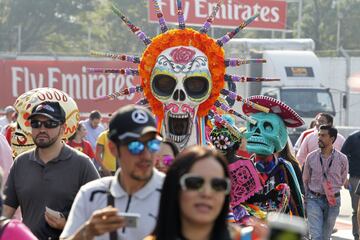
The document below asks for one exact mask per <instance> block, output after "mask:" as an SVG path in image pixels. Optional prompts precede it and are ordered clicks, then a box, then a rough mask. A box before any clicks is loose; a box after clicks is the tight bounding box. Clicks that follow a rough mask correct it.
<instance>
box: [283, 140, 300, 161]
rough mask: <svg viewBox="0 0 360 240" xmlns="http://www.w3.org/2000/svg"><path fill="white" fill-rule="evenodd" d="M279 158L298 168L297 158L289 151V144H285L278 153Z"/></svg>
mask: <svg viewBox="0 0 360 240" xmlns="http://www.w3.org/2000/svg"><path fill="white" fill-rule="evenodd" d="M279 157H280V158H283V159H285V160H287V161H289V162H290V163H291V164H296V165H297V166H300V163H299V161H298V160H297V158H296V157H295V156H294V155H293V154H292V152H291V151H290V147H289V143H288V142H287V143H286V145H285V147H284V148H283V150H281V151H280V152H279Z"/></svg>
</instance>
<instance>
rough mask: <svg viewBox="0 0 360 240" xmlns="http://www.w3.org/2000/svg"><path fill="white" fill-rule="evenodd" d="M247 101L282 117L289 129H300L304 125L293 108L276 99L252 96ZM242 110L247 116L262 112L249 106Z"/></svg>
mask: <svg viewBox="0 0 360 240" xmlns="http://www.w3.org/2000/svg"><path fill="white" fill-rule="evenodd" d="M246 100H248V101H251V102H253V103H256V104H259V105H261V106H264V107H267V108H269V109H270V113H275V114H277V115H278V116H279V117H281V119H282V120H283V121H284V123H285V125H286V126H287V127H291V128H295V127H300V126H302V125H303V124H304V121H303V120H302V118H301V117H300V116H299V114H297V113H296V112H295V111H294V110H293V109H292V108H291V107H289V106H288V105H286V104H285V103H283V102H281V101H279V100H277V99H275V98H271V97H267V96H262V95H256V96H251V97H249V98H247V99H246ZM242 110H243V112H244V113H245V114H246V115H250V114H251V113H258V112H261V111H259V110H256V109H254V108H252V107H251V106H249V105H247V104H244V105H243V107H242Z"/></svg>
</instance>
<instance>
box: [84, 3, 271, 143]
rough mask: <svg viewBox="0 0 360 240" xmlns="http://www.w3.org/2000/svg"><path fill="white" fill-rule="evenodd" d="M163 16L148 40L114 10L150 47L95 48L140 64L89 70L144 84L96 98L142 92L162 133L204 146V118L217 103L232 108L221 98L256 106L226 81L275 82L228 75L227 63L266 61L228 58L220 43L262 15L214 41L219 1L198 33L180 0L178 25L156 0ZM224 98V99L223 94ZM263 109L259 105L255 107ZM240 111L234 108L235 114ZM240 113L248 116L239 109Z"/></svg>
mask: <svg viewBox="0 0 360 240" xmlns="http://www.w3.org/2000/svg"><path fill="white" fill-rule="evenodd" d="M152 2H153V4H154V9H155V13H156V15H157V17H158V19H159V24H160V29H161V32H162V33H161V34H159V35H158V36H156V37H154V38H152V39H150V38H149V37H148V36H147V35H146V34H145V32H144V31H142V30H141V29H140V28H139V27H137V26H135V25H134V24H132V23H131V22H130V20H129V19H128V18H127V17H126V16H125V15H124V14H123V13H122V12H121V11H120V10H119V8H118V7H116V6H115V5H113V6H112V10H113V11H114V13H115V14H117V15H118V16H119V17H120V18H121V20H122V21H123V22H124V23H125V24H126V25H127V26H128V27H129V28H130V30H131V31H132V32H133V33H134V34H135V35H136V36H137V37H138V39H139V40H141V41H142V42H143V43H144V44H145V46H146V49H145V51H144V52H143V54H142V56H141V57H139V56H129V55H125V54H113V53H101V52H92V53H93V55H95V56H100V57H111V58H113V59H114V60H121V61H128V62H132V63H136V64H139V66H138V68H137V69H129V68H127V69H108V68H106V69H104V68H88V69H87V70H88V73H90V74H96V73H118V74H124V75H139V76H140V78H141V85H140V86H135V87H130V88H126V89H123V90H121V91H119V92H115V93H113V94H110V95H108V96H103V97H100V98H98V99H109V98H117V97H119V96H122V95H129V94H135V93H140V94H141V93H143V94H144V98H143V99H142V100H141V101H139V103H141V104H145V103H148V104H149V106H150V107H151V110H152V112H153V113H154V115H155V116H156V118H157V123H158V129H159V130H160V131H161V132H162V133H163V135H164V136H166V137H167V138H169V139H171V140H173V141H174V142H175V144H176V145H177V146H178V148H179V149H183V148H184V147H185V146H187V145H193V144H205V143H206V133H205V126H206V124H205V122H206V121H205V117H206V116H207V114H208V111H209V110H210V109H211V107H212V106H213V105H215V106H216V107H217V108H221V109H223V110H224V111H226V112H229V111H230V110H231V109H230V107H229V106H227V105H226V104H223V103H221V101H219V100H218V98H219V97H220V94H221V95H223V97H226V98H229V99H232V100H233V101H239V102H241V103H243V104H248V105H252V106H254V104H253V103H251V102H246V101H245V100H244V99H243V98H242V97H241V96H238V95H236V93H234V92H231V91H229V90H227V89H223V88H224V84H225V81H227V82H230V83H233V82H248V81H273V80H274V79H265V78H258V77H257V78H253V77H245V76H234V75H228V74H226V73H225V70H226V68H227V67H236V66H240V65H242V64H248V63H254V62H255V63H264V62H265V60H264V59H225V53H224V49H223V48H222V46H223V45H224V44H226V43H227V42H228V41H229V40H230V39H231V38H233V37H234V36H235V35H236V34H237V33H238V32H239V31H240V30H242V29H243V28H245V27H246V26H247V25H248V24H250V23H251V22H252V21H253V20H254V19H255V18H256V17H257V16H258V14H255V15H254V16H252V17H250V18H249V19H247V20H245V21H244V22H242V23H240V25H239V26H238V27H237V28H235V29H234V30H233V31H231V32H229V33H227V34H226V35H224V36H223V37H221V38H219V39H213V38H211V37H209V36H208V35H207V34H206V33H207V32H208V30H209V29H210V27H211V25H212V23H213V21H214V19H215V16H216V14H217V12H218V10H219V9H220V7H221V1H220V0H219V1H218V3H217V4H216V5H215V6H214V8H213V11H212V12H211V14H210V15H209V17H208V18H207V20H206V21H205V23H204V25H203V26H202V28H201V29H200V30H199V31H195V30H193V29H190V28H186V26H185V21H184V14H183V9H182V1H181V0H177V1H176V3H177V13H178V23H179V24H178V29H169V28H168V27H167V25H166V21H165V19H164V16H163V13H162V11H161V9H160V7H159V3H158V1H157V0H153V1H152ZM220 98H221V97H220ZM257 108H258V109H259V108H261V106H257ZM234 113H236V112H234V111H232V112H231V114H234ZM236 114H237V115H236V116H238V117H241V118H243V119H248V118H247V117H246V116H245V115H242V114H239V113H236Z"/></svg>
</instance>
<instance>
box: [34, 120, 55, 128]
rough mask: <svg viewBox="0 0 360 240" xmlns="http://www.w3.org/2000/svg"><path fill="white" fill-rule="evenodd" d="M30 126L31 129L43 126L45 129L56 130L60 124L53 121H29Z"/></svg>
mask: <svg viewBox="0 0 360 240" xmlns="http://www.w3.org/2000/svg"><path fill="white" fill-rule="evenodd" d="M30 125H31V127H32V128H41V126H43V125H44V127H45V128H56V127H58V126H59V125H60V122H59V121H54V120H47V121H39V120H31V122H30Z"/></svg>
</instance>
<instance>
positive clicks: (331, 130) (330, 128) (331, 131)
mask: <svg viewBox="0 0 360 240" xmlns="http://www.w3.org/2000/svg"><path fill="white" fill-rule="evenodd" d="M319 129H320V130H327V131H328V133H329V135H330V137H333V138H334V140H333V141H332V143H334V142H335V140H336V138H337V133H338V130H337V129H336V128H335V127H333V126H330V125H321V126H320V127H319Z"/></svg>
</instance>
